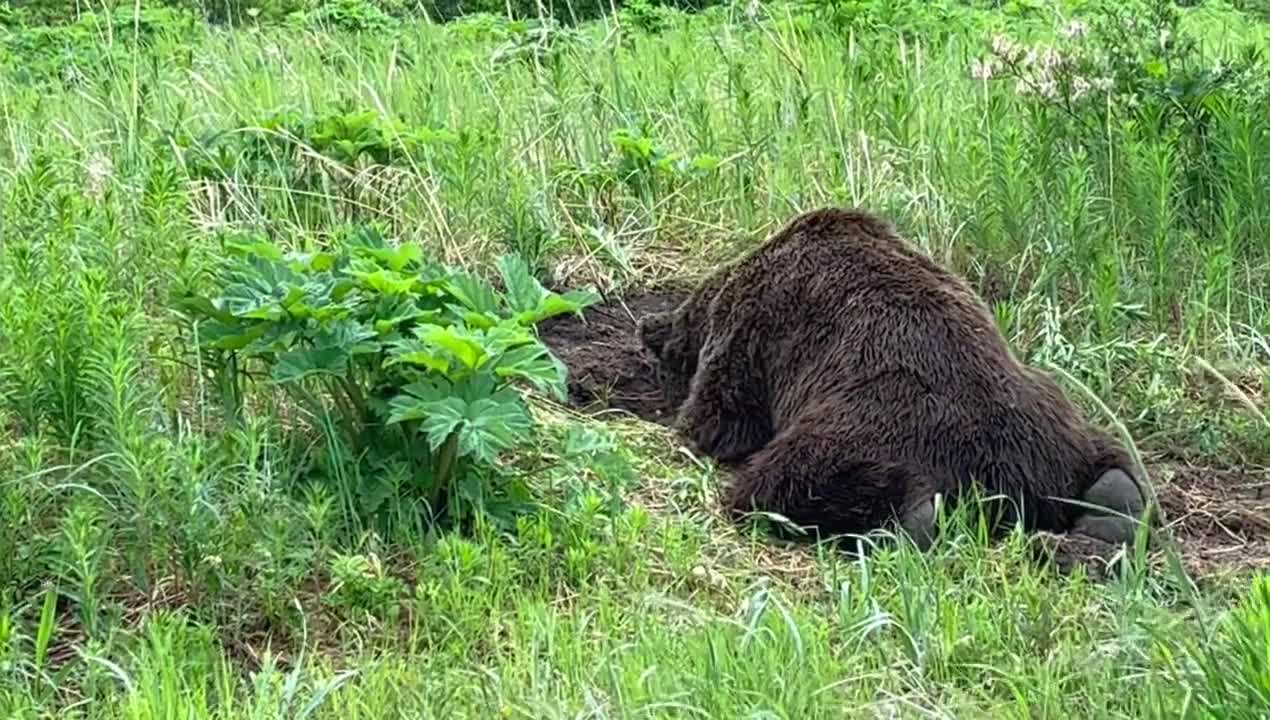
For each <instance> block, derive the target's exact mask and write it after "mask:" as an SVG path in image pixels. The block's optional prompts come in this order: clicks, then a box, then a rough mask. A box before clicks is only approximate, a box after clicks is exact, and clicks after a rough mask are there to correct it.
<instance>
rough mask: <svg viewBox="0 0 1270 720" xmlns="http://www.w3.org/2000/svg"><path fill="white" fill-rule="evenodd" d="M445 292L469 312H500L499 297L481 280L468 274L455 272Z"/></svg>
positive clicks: (446, 285)
mask: <svg viewBox="0 0 1270 720" xmlns="http://www.w3.org/2000/svg"><path fill="white" fill-rule="evenodd" d="M445 290H446V292H447V293H449V294H450V295H452V296H453V297H454V299H455V300H458V301H459V302H461V303H463V305H464V306H465V307H467V308H468V309H469V310H475V311H476V312H478V313H489V314H495V313H497V312H498V296H497V295H495V294H494V290H493V289H492V288H490V286H489V285H488V284H486V283H485V282H484V281H482V280H481V279H480V278H478V277H476V276H474V275H471V274H469V273H466V272H462V271H459V272H455V273H453V274H452V275H451V276H450V279H449V282H447V283H446V284H445Z"/></svg>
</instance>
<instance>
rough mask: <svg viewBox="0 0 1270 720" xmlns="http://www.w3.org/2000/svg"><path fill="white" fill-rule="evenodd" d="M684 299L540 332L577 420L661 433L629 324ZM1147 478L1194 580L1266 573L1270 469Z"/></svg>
mask: <svg viewBox="0 0 1270 720" xmlns="http://www.w3.org/2000/svg"><path fill="white" fill-rule="evenodd" d="M685 297H687V291H686V290H683V289H678V288H676V289H654V290H644V291H638V292H632V293H628V294H627V295H626V297H625V298H622V299H611V300H608V301H606V302H604V303H600V304H597V305H594V306H592V307H590V308H588V309H587V310H586V312H585V313H584V314H583V317H581V318H579V317H576V316H564V317H558V318H554V319H553V320H551V321H548V322H546V323H544V324H543V325H542V327H541V332H542V337H543V340H544V342H546V344H547V345H548V346H549V347H550V348H551V350H552V352H554V353H555V354H556V355H557V357H559V358H560V359H561V361H563V362H564V363H565V365H566V366H567V367H568V369H569V396H570V401H571V403H572V404H573V405H574V406H575V407H577V408H579V409H581V410H584V411H589V412H612V411H621V412H627V413H630V414H632V415H634V416H636V417H639V418H641V419H643V420H647V421H649V422H654V423H658V424H661V425H668V424H669V422H670V421H671V420H672V419H673V416H674V408H671V407H668V405H667V403H666V401H665V399H664V398H663V397H662V394H661V389H660V385H659V383H658V382H657V377H656V374H655V371H654V368H653V364H652V361H651V359H650V358H649V356H648V354H647V352H646V351H645V350H644V348H643V346H642V345H641V344H640V342H639V338H638V337H637V333H636V323H637V322H638V320H639V318H640V317H642V316H643V315H647V314H649V313H655V312H663V311H665V310H669V309H671V308H673V307H675V306H676V305H678V304H679V303H680V302H682V301H683V299H684V298H685ZM1148 470H1149V471H1150V472H1151V476H1152V480H1153V482H1154V484H1155V490H1156V494H1157V495H1158V496H1159V499H1160V505H1161V507H1162V509H1163V511H1164V516H1165V521H1166V522H1167V523H1168V528H1169V530H1170V531H1171V533H1172V535H1173V537H1174V538H1175V539H1176V541H1177V543H1178V545H1179V546H1180V547H1181V549H1182V555H1183V560H1184V562H1185V564H1186V566H1187V569H1188V570H1189V571H1190V572H1191V573H1192V574H1193V575H1194V576H1196V577H1208V576H1211V575H1214V574H1218V573H1224V572H1230V571H1234V572H1236V573H1243V572H1247V571H1252V570H1270V469H1265V468H1263V469H1259V470H1234V469H1215V468H1205V467H1196V466H1192V465H1177V464H1169V463H1159V464H1150V463H1149V464H1148ZM1042 542H1043V544H1044V545H1047V546H1049V547H1050V548H1052V549H1054V550H1055V551H1056V552H1057V553H1058V554H1060V555H1063V556H1065V558H1066V559H1065V560H1060V565H1071V564H1073V563H1075V562H1079V563H1080V564H1083V565H1085V566H1086V567H1089V566H1090V562H1088V561H1087V558H1092V557H1094V556H1103V555H1105V554H1106V548H1095V547H1085V546H1084V545H1081V541H1080V540H1079V539H1076V538H1067V539H1061V538H1057V537H1054V536H1050V537H1048V538H1043V539H1042ZM1073 558H1074V559H1073Z"/></svg>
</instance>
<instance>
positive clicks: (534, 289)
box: [498, 255, 547, 313]
mask: <svg viewBox="0 0 1270 720" xmlns="http://www.w3.org/2000/svg"><path fill="white" fill-rule="evenodd" d="M498 272H499V274H500V275H502V276H503V285H504V287H505V288H506V294H507V303H508V305H510V306H511V309H512V311H513V312H517V313H520V312H525V311H528V310H532V309H534V308H536V307H538V305H539V303H541V302H542V299H543V296H545V295H546V294H547V291H546V290H545V289H544V288H543V287H542V284H541V283H539V282H538V279H537V278H535V277H534V275H533V272H531V271H530V269H529V265H528V264H526V263H525V261H524V259H523V258H521V257H520V256H519V255H504V256H502V257H501V258H499V259H498Z"/></svg>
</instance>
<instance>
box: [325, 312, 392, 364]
mask: <svg viewBox="0 0 1270 720" xmlns="http://www.w3.org/2000/svg"><path fill="white" fill-rule="evenodd" d="M376 337H377V333H376V332H375V331H374V330H372V329H371V328H368V327H366V326H365V325H362V324H361V323H359V322H357V321H355V320H348V319H344V320H339V321H336V322H334V323H331V324H330V325H329V326H328V327H326V328H324V329H323V330H321V331H320V332H318V333H317V335H315V336H314V338H313V344H314V346H316V347H320V348H328V347H335V348H341V349H343V350H344V352H346V353H348V354H349V355H350V356H351V355H365V354H368V353H375V352H379V348H380V345H379V343H378V342H376V341H375V340H374V338H376Z"/></svg>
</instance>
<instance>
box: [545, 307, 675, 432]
mask: <svg viewBox="0 0 1270 720" xmlns="http://www.w3.org/2000/svg"><path fill="white" fill-rule="evenodd" d="M687 295H688V293H687V292H686V291H679V290H655V291H647V292H640V293H632V294H628V295H627V296H626V297H625V298H622V299H612V300H609V301H607V302H604V303H601V304H596V305H593V306H591V307H589V308H587V309H586V311H585V312H584V313H583V317H581V318H578V317H577V316H574V315H566V316H561V317H556V318H552V319H551V320H549V321H547V322H544V323H543V324H542V326H541V327H540V333H541V336H542V339H543V342H545V343H546V344H547V346H548V347H549V348H551V351H552V352H553V353H555V354H556V356H557V357H559V358H560V360H561V362H563V363H564V364H565V366H566V367H568V368H569V398H570V400H571V401H572V402H573V404H574V405H576V406H578V407H580V408H583V409H587V410H602V409H614V410H625V411H627V412H630V413H632V414H634V415H636V416H638V417H640V418H643V419H644V420H648V421H650V422H656V423H661V424H663V425H664V424H668V423H669V422H670V421H671V420H672V419H673V415H674V409H673V408H670V407H668V406H667V404H666V401H665V399H664V398H663V397H662V393H661V387H660V385H659V384H658V382H657V375H656V372H655V370H654V368H653V365H652V361H651V359H650V358H649V357H648V355H647V354H646V353H645V351H644V348H643V346H642V345H640V342H639V338H638V336H637V333H636V323H637V322H638V320H639V318H640V317H642V316H644V315H647V314H650V313H655V312H663V311H666V310H670V309H672V308H674V307H675V306H676V305H678V304H679V303H680V302H682V301H683V299H684V298H685V297H687Z"/></svg>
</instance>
